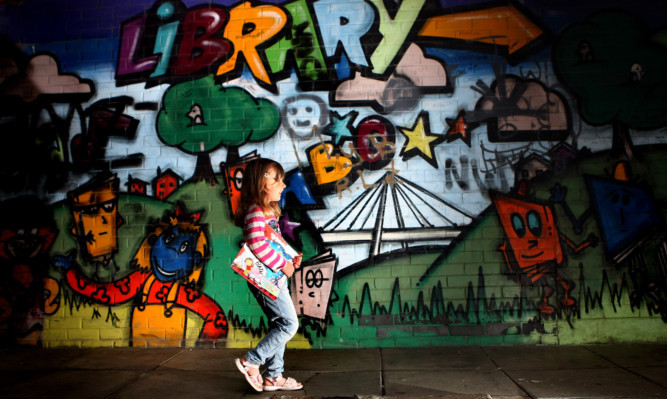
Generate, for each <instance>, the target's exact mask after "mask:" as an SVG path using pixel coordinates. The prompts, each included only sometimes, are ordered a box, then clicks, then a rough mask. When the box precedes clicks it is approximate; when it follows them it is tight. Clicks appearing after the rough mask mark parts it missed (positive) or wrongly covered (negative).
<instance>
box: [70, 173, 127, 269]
mask: <svg viewBox="0 0 667 399" xmlns="http://www.w3.org/2000/svg"><path fill="white" fill-rule="evenodd" d="M118 186H119V180H118V178H117V177H116V175H112V174H107V173H103V174H100V175H97V176H95V177H94V178H93V179H92V180H90V181H89V182H87V183H86V184H84V185H83V186H81V187H80V188H78V189H76V190H74V191H70V192H69V193H68V194H67V196H68V199H69V204H70V207H71V209H72V216H73V218H74V226H73V227H72V234H73V235H74V236H75V237H76V238H77V239H78V241H79V247H80V248H81V250H82V251H83V253H84V254H85V255H86V256H87V257H88V258H89V260H90V261H92V262H99V263H102V264H104V265H108V263H109V261H110V259H111V257H112V256H113V254H115V253H116V252H117V251H118V241H117V240H118V238H117V237H118V235H117V232H118V226H120V225H121V224H122V223H123V219H122V218H121V216H120V215H119V214H118Z"/></svg>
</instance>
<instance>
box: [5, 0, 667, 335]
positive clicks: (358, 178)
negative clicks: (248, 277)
mask: <svg viewBox="0 0 667 399" xmlns="http://www.w3.org/2000/svg"><path fill="white" fill-rule="evenodd" d="M52 3H53V2H48V1H43V0H36V2H32V3H30V7H28V3H27V2H14V3H12V4H11V5H7V6H5V7H1V8H0V16H2V18H0V27H2V30H1V31H0V103H1V105H2V106H1V107H0V129H1V131H2V132H3V133H4V135H3V140H4V142H3V145H2V146H0V148H2V150H0V151H1V152H2V153H1V154H0V165H1V166H0V224H2V226H0V269H1V271H0V337H2V343H3V344H4V345H34V346H40V345H41V346H47V347H58V346H79V347H116V346H140V347H167V346H185V347H197V346H220V347H229V348H242V347H243V348H245V347H248V345H250V344H251V343H252V341H257V340H259V339H260V338H261V337H262V336H263V335H264V334H265V333H266V331H267V324H268V321H267V320H266V319H265V318H264V316H263V314H262V313H261V310H260V309H259V307H258V306H255V303H254V300H253V299H252V298H250V297H249V295H248V291H247V287H246V283H245V281H244V280H243V279H242V278H240V277H239V276H238V275H236V274H235V273H234V272H233V270H232V269H231V268H230V267H229V265H230V264H231V261H232V259H233V258H234V256H235V255H236V254H237V253H238V249H239V247H240V246H241V244H242V232H241V230H240V229H239V228H237V227H236V226H234V224H233V215H234V212H235V211H236V209H237V208H238V201H239V192H240V185H241V184H242V179H243V174H244V169H245V165H246V164H247V163H248V162H249V161H250V160H252V159H255V158H258V157H265V158H271V159H275V160H276V161H278V162H280V163H281V164H282V165H283V167H284V168H285V170H286V172H287V173H286V176H285V182H286V184H287V186H288V187H287V188H286V189H285V191H284V192H283V196H282V198H281V200H280V206H281V207H282V208H283V211H284V212H283V213H284V215H283V217H282V218H281V221H280V224H281V231H282V232H283V235H284V237H285V239H286V240H287V241H288V242H289V243H290V244H291V245H292V246H294V247H295V248H297V249H298V250H299V252H302V253H303V254H304V262H303V266H302V268H301V269H299V270H297V271H296V273H295V274H294V275H293V277H292V278H291V279H290V288H291V294H292V300H293V302H294V304H295V306H296V309H297V311H298V313H299V316H300V322H301V325H300V329H299V333H298V335H297V337H296V338H295V339H294V340H293V341H291V343H290V345H291V346H292V347H299V348H337V347H349V346H350V345H354V346H355V347H359V346H366V347H376V346H378V347H379V346H382V347H387V346H429V345H470V344H482V345H500V344H502V345H505V344H535V343H540V344H575V343H605V342H630V341H633V342H636V341H642V342H651V341H656V340H664V339H665V337H667V324H665V323H667V235H666V234H665V224H664V223H665V217H666V216H667V215H666V209H665V206H664V204H665V199H666V198H667V191H665V190H666V189H665V187H667V185H665V184H664V181H663V179H664V176H663V174H662V173H661V172H660V170H661V165H662V164H663V163H664V159H665V158H666V157H667V138H666V136H665V129H666V128H667V120H666V119H665V115H667V98H666V96H667V76H666V75H665V74H664V71H665V70H667V39H666V37H667V36H666V35H665V32H666V30H665V25H664V21H663V20H662V19H661V18H658V16H659V15H662V14H661V13H660V12H659V11H660V10H659V9H658V5H656V4H653V3H655V2H651V1H644V0H639V3H640V4H639V5H638V4H634V3H636V2H634V3H633V4H632V5H627V4H625V2H622V1H611V2H604V3H602V2H597V3H595V2H593V3H587V4H585V5H584V4H580V2H574V1H573V0H563V1H559V2H557V3H556V2H544V1H534V0H527V1H522V2H520V3H519V2H517V1H513V0H508V1H501V2H495V1H494V2H486V1H447V2H444V1H441V2H436V1H425V0H402V1H381V0H356V1H347V2H338V1H335V0H292V1H289V0H285V1H265V2H262V1H255V2H249V1H236V0H218V1H209V2H205V1H199V0H158V1H154V0H140V1H133V2H131V3H130V2H127V4H120V3H119V4H118V5H117V6H116V5H114V8H113V12H110V9H108V8H103V6H101V5H100V6H99V7H98V8H95V7H93V8H91V7H90V5H89V4H88V2H85V1H84V0H73V1H69V2H67V4H66V5H55V4H52ZM36 7H37V8H39V9H41V10H42V12H41V13H35V12H33V10H35V9H36ZM83 10H85V12H86V13H89V14H90V15H87V18H85V19H84V20H81V19H77V23H76V24H72V23H68V21H70V20H71V19H72V18H74V16H75V15H80V14H81V13H82V12H84V11H83ZM565 10H567V12H564V11H565ZM27 26H30V27H32V28H31V29H25V27H27ZM63 26H67V29H63V28H62V27H63ZM629 319H631V320H632V326H633V327H632V328H631V329H628V328H626V327H623V325H624V323H627V320H629ZM82 321H84V322H82ZM82 326H84V327H82ZM63 337H66V338H63Z"/></svg>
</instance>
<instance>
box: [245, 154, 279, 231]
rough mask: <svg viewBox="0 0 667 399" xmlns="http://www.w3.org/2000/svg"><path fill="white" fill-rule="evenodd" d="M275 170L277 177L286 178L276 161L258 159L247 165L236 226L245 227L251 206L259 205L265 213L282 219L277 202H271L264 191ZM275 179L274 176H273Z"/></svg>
mask: <svg viewBox="0 0 667 399" xmlns="http://www.w3.org/2000/svg"><path fill="white" fill-rule="evenodd" d="M271 169H273V170H275V173H276V174H277V176H276V177H278V178H279V179H282V178H284V177H285V170H284V169H283V167H282V166H281V165H280V164H279V163H278V162H276V161H273V160H271V159H268V158H258V159H255V160H252V161H250V162H249V163H248V165H246V167H245V171H244V172H243V180H242V181H241V198H240V199H239V207H238V208H237V209H236V214H235V215H234V224H235V225H237V226H239V227H243V224H244V222H245V215H246V213H248V210H249V209H248V208H250V206H252V205H253V204H254V205H257V206H259V207H260V208H262V211H264V213H273V214H274V215H276V218H279V217H280V207H279V206H278V203H277V202H270V201H269V197H268V195H266V192H265V191H264V188H265V187H266V181H267V179H268V177H266V175H267V174H268V173H269V170H271ZM271 177H273V176H271Z"/></svg>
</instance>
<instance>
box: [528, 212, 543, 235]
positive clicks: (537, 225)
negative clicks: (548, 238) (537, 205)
mask: <svg viewBox="0 0 667 399" xmlns="http://www.w3.org/2000/svg"><path fill="white" fill-rule="evenodd" d="M526 219H527V220H528V230H530V232H531V233H533V235H534V236H536V237H539V236H540V235H542V218H540V214H539V213H537V212H536V211H530V212H528V215H526Z"/></svg>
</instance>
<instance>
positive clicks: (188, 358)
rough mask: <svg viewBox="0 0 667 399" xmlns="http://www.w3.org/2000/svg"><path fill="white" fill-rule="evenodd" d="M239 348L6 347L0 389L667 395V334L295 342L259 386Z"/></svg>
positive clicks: (115, 394) (190, 394) (231, 394)
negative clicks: (242, 365)
mask: <svg viewBox="0 0 667 399" xmlns="http://www.w3.org/2000/svg"><path fill="white" fill-rule="evenodd" d="M243 352H244V351H243V350H238V349H183V348H169V349H146V348H113V349H112V348H108V349H36V348H8V349H2V350H0V371H1V373H0V398H69V399H78V398H108V399H110V398H114V399H120V398H159V399H170V398H179V399H181V398H197V399H204V398H230V399H236V398H277V399H287V398H313V399H315V398H359V399H370V398H450V399H454V398H466V399H469V398H485V399H489V398H495V399H501V398H502V399H510V398H511V399H519V398H667V343H665V344H632V345H585V346H503V347H499V346H493V347H427V348H381V349H380V348H375V349H332V350H288V351H287V353H286V368H287V371H286V373H285V374H286V375H288V376H292V377H295V378H297V379H298V380H299V381H301V382H303V384H304V389H303V390H302V391H295V392H263V393H255V392H254V391H252V389H251V388H250V387H249V385H248V384H247V383H246V381H245V379H244V378H243V376H242V375H241V373H239V372H238V371H237V370H236V367H235V366H234V361H233V360H234V358H236V357H239V356H241V355H242V354H243Z"/></svg>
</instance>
